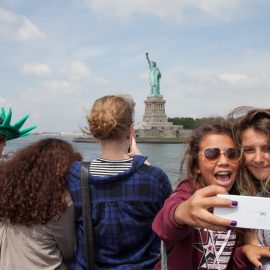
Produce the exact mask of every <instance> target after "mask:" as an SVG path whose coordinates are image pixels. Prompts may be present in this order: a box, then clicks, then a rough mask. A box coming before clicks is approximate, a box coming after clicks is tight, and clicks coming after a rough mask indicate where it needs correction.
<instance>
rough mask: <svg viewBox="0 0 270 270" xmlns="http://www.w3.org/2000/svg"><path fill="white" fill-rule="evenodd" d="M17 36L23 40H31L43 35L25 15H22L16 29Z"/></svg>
mask: <svg viewBox="0 0 270 270" xmlns="http://www.w3.org/2000/svg"><path fill="white" fill-rule="evenodd" d="M17 33H18V38H19V39H20V40H23V41H31V40H35V39H39V38H42V37H43V34H42V32H41V31H40V30H39V29H38V27H37V26H35V25H34V24H33V23H32V22H31V21H29V20H28V19H27V18H26V17H22V19H21V25H20V26H19V28H18V30H17Z"/></svg>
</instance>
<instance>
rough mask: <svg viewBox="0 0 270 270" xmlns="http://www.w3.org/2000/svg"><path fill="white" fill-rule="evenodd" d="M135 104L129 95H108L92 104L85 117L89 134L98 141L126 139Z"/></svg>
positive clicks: (131, 122)
mask: <svg viewBox="0 0 270 270" xmlns="http://www.w3.org/2000/svg"><path fill="white" fill-rule="evenodd" d="M134 107H135V102H134V101H133V99H132V97H131V96H129V95H110V96H104V97H102V98H99V99H97V100H96V101H95V102H94V105H93V107H92V110H91V112H90V115H89V116H88V117H87V120H88V124H89V127H90V132H91V134H92V135H93V136H94V137H95V138H96V139H99V140H106V139H111V140H115V139H122V138H123V137H128V136H129V132H130V128H131V126H132V124H133V117H134Z"/></svg>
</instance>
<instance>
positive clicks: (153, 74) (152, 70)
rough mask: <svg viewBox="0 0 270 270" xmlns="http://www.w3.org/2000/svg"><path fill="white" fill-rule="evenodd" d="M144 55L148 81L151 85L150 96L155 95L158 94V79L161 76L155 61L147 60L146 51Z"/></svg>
mask: <svg viewBox="0 0 270 270" xmlns="http://www.w3.org/2000/svg"><path fill="white" fill-rule="evenodd" d="M145 56H146V59H147V62H148V64H149V81H150V87H151V92H150V96H155V97H157V96H160V86H159V80H160V78H161V73H160V70H159V69H158V67H157V63H156V62H154V61H150V60H149V57H148V52H146V53H145Z"/></svg>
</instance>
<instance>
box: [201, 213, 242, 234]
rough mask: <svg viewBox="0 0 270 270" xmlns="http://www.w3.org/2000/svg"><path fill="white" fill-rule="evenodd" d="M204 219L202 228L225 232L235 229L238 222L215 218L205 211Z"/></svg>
mask: <svg viewBox="0 0 270 270" xmlns="http://www.w3.org/2000/svg"><path fill="white" fill-rule="evenodd" d="M202 217H203V218H200V225H201V226H200V227H202V228H207V229H211V230H216V231H219V230H221V231H224V230H228V229H230V228H234V227H235V226H236V225H237V222H236V221H233V220H230V219H225V218H221V217H218V216H215V215H213V214H212V213H210V212H208V211H205V214H204V215H203V216H202Z"/></svg>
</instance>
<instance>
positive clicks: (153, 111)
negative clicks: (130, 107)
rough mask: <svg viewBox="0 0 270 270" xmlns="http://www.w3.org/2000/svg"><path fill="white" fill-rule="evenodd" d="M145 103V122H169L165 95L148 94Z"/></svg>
mask: <svg viewBox="0 0 270 270" xmlns="http://www.w3.org/2000/svg"><path fill="white" fill-rule="evenodd" d="M144 103H145V110H144V115H143V122H145V123H152V122H159V123H165V122H167V115H166V113H165V103H166V100H164V99H163V96H161V95H160V96H148V97H147V99H146V100H145V101H144Z"/></svg>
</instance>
